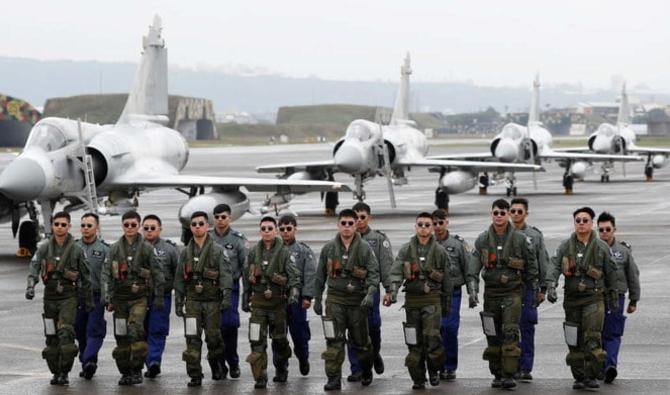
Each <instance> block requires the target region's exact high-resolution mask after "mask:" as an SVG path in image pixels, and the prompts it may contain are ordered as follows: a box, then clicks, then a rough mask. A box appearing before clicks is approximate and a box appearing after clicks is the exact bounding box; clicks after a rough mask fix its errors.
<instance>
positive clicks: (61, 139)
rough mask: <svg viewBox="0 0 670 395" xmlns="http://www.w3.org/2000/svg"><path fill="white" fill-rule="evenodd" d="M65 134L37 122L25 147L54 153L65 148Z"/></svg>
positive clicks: (46, 124)
mask: <svg viewBox="0 0 670 395" xmlns="http://www.w3.org/2000/svg"><path fill="white" fill-rule="evenodd" d="M66 144H67V138H66V137H65V134H63V132H62V131H61V130H60V129H59V128H58V127H56V126H55V125H53V124H50V123H45V122H38V123H37V124H36V125H35V127H33V128H32V130H31V131H30V136H29V137H28V141H26V147H25V148H30V147H39V148H41V149H43V150H44V151H46V152H51V151H56V150H58V149H61V148H63V147H65V145H66Z"/></svg>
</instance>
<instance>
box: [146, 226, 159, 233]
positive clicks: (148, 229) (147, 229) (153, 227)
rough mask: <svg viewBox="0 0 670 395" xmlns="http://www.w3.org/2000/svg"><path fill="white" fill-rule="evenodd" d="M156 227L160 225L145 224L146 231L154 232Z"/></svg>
mask: <svg viewBox="0 0 670 395" xmlns="http://www.w3.org/2000/svg"><path fill="white" fill-rule="evenodd" d="M156 229H158V227H156V226H153V225H151V226H146V225H145V226H144V231H145V232H153V231H154V230H156Z"/></svg>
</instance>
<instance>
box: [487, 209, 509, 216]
mask: <svg viewBox="0 0 670 395" xmlns="http://www.w3.org/2000/svg"><path fill="white" fill-rule="evenodd" d="M491 214H493V216H494V217H504V216H505V215H507V211H505V210H493V212H492V213H491Z"/></svg>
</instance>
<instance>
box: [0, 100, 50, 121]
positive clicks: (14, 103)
mask: <svg viewBox="0 0 670 395" xmlns="http://www.w3.org/2000/svg"><path fill="white" fill-rule="evenodd" d="M41 118H42V114H40V112H39V111H37V110H36V109H35V107H33V106H32V105H31V104H30V103H28V102H26V101H23V100H21V99H17V98H15V97H12V96H6V95H0V121H5V120H14V121H19V122H29V123H30V124H32V125H34V124H35V123H37V121H39V120H40V119H41Z"/></svg>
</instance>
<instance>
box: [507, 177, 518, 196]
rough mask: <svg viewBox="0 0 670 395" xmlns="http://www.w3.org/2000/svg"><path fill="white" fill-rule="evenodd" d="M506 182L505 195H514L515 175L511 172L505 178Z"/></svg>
mask: <svg viewBox="0 0 670 395" xmlns="http://www.w3.org/2000/svg"><path fill="white" fill-rule="evenodd" d="M505 183H506V184H507V191H506V194H507V197H510V196H516V177H515V176H514V175H513V174H512V175H510V176H508V177H506V178H505Z"/></svg>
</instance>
